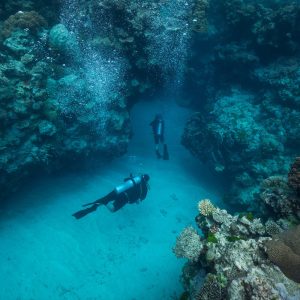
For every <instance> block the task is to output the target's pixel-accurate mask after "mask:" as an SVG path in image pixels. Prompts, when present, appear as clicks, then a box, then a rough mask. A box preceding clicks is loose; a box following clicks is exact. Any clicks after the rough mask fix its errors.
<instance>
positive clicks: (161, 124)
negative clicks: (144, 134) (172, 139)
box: [156, 119, 163, 135]
mask: <svg viewBox="0 0 300 300" xmlns="http://www.w3.org/2000/svg"><path fill="white" fill-rule="evenodd" d="M162 130H163V122H162V120H161V119H160V120H158V123H157V127H156V134H157V135H162Z"/></svg>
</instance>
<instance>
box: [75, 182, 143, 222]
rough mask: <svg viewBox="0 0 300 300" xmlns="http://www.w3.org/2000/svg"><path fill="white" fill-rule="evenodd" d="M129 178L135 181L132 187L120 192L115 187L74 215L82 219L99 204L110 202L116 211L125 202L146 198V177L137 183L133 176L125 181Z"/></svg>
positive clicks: (135, 201) (134, 201)
mask: <svg viewBox="0 0 300 300" xmlns="http://www.w3.org/2000/svg"><path fill="white" fill-rule="evenodd" d="M128 180H132V181H133V186H132V187H130V188H129V189H127V190H125V191H123V192H121V193H118V192H117V190H116V189H114V190H113V191H112V192H110V193H109V194H107V195H106V196H104V197H102V198H100V199H98V200H96V201H94V202H91V203H88V204H85V205H83V206H90V205H91V206H90V207H88V208H86V209H83V210H80V211H78V212H76V213H74V214H73V216H74V217H75V218H76V219H80V218H82V217H84V216H85V215H87V214H89V213H91V212H93V211H95V210H96V209H97V208H98V206H100V205H107V204H108V203H109V202H112V201H113V203H112V206H113V208H112V209H111V211H113V212H116V211H118V210H119V209H121V208H122V207H123V206H124V205H125V204H127V203H130V204H132V203H137V202H138V201H139V200H144V199H145V198H146V196H147V192H148V186H147V181H148V180H149V177H148V180H146V179H145V178H144V176H142V177H141V181H140V182H139V183H136V182H135V180H134V177H133V176H131V177H129V178H125V179H124V182H125V183H126V182H127V181H128Z"/></svg>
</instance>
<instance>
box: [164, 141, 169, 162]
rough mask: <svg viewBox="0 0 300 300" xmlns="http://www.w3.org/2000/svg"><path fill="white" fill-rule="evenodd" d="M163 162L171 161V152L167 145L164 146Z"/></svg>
mask: <svg viewBox="0 0 300 300" xmlns="http://www.w3.org/2000/svg"><path fill="white" fill-rule="evenodd" d="M163 160H169V152H168V147H167V144H164V153H163Z"/></svg>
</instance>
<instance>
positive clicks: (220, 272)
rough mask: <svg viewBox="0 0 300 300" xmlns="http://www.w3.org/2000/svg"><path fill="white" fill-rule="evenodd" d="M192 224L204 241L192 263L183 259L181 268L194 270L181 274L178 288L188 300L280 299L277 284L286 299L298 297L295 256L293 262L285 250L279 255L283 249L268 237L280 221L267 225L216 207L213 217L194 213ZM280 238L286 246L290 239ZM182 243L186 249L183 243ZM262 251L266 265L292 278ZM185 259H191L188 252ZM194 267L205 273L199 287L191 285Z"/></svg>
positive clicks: (296, 259) (193, 278)
mask: <svg viewBox="0 0 300 300" xmlns="http://www.w3.org/2000/svg"><path fill="white" fill-rule="evenodd" d="M196 220H197V224H198V226H199V228H200V229H201V230H202V231H203V232H204V237H203V238H201V244H202V250H201V252H200V256H199V257H198V262H197V263H195V262H193V260H189V262H188V263H187V265H186V266H185V268H189V269H194V271H193V272H190V273H186V275H185V276H184V277H183V280H184V286H185V288H186V290H187V291H188V293H189V295H190V297H191V299H201V300H202V299H219V300H221V299H241V300H243V299H265V300H267V299H278V300H280V299H283V298H281V296H280V295H281V292H280V290H279V288H278V287H277V284H278V283H281V284H282V285H283V286H284V289H285V290H286V291H287V295H289V297H292V296H293V295H298V296H299V294H300V292H299V286H298V285H297V284H296V282H297V280H299V279H298V271H297V270H299V265H298V264H299V262H298V257H297V258H295V259H294V256H292V255H293V254H292V253H291V252H285V254H284V253H283V251H285V249H286V248H283V247H281V244H280V245H279V243H278V242H277V241H276V242H273V240H270V238H269V237H268V236H269V235H270V228H271V227H272V228H275V226H276V230H275V232H278V230H279V231H283V230H284V228H282V227H281V225H280V222H274V221H269V223H268V225H264V224H263V223H262V222H261V220H260V219H256V218H254V219H253V220H252V221H249V220H248V219H247V218H246V217H244V216H243V217H240V216H232V215H230V214H228V213H227V212H226V211H225V210H221V209H219V208H216V213H215V214H212V215H210V216H204V215H201V214H199V215H198V216H197V218H196ZM270 222H274V223H273V224H271V223H270ZM274 224H276V225H275V226H274ZM214 226H217V227H218V231H217V232H216V233H215V237H216V239H215V241H213V242H212V241H211V239H210V230H211V228H213V227H214ZM271 231H272V230H271ZM293 233H296V231H295V230H293ZM298 235H299V234H298ZM298 235H297V239H296V240H295V243H294V244H293V245H292V246H293V247H295V248H297V251H299V245H297V241H298V240H299V239H298ZM282 236H285V237H287V236H288V235H287V232H284V233H282ZM286 239H287V240H288V241H289V243H290V242H291V241H292V238H291V235H289V237H287V238H286ZM185 245H186V246H187V249H190V247H189V244H188V243H186V244H185ZM266 245H267V247H266ZM181 246H184V245H183V244H181ZM280 247H281V248H280ZM279 248H280V249H281V250H280V251H282V252H280V251H279ZM181 253H184V249H181ZM267 253H268V255H269V258H270V259H271V261H273V262H275V263H276V264H278V265H279V266H280V268H281V267H282V269H281V270H282V272H283V273H284V274H286V275H287V276H288V277H289V278H291V279H292V280H290V279H288V278H287V277H286V276H285V275H284V274H283V273H282V272H281V271H280V270H279V269H278V268H277V267H276V266H275V265H274V264H273V263H272V262H271V261H269V259H268V258H267ZM281 253H282V254H281ZM288 253H291V254H290V256H289V257H287V256H286V254H288ZM197 255H199V253H198V252H197ZM179 257H187V256H184V255H181V256H179ZM189 257H192V254H191V253H189ZM284 257H286V258H285V259H284ZM283 260H284V261H283ZM288 263H289V264H288ZM284 266H285V267H286V269H284ZM289 266H290V267H289ZM199 269H205V270H206V272H207V275H206V277H205V281H204V284H202V285H200V286H199V284H195V282H196V281H197V280H196V279H195V277H196V276H198V275H197V274H198V273H197V271H195V270H199ZM287 269H288V271H286V270H287ZM185 272H186V271H185ZM294 281H296V282H294ZM270 297H271V298H270ZM295 297H297V296H295ZM291 299H292V298H291ZM295 299H297V298H295Z"/></svg>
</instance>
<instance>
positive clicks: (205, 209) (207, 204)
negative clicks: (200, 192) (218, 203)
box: [198, 199, 216, 217]
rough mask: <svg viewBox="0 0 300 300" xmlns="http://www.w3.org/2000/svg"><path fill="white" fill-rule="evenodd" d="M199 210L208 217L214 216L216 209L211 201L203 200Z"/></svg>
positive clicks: (199, 204)
mask: <svg viewBox="0 0 300 300" xmlns="http://www.w3.org/2000/svg"><path fill="white" fill-rule="evenodd" d="M198 210H199V213H200V214H201V215H202V216H205V217H207V216H210V215H212V214H213V212H214V211H215V210H216V208H215V207H214V205H213V204H212V203H211V201H210V200H209V199H203V200H201V201H199V203H198Z"/></svg>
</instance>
